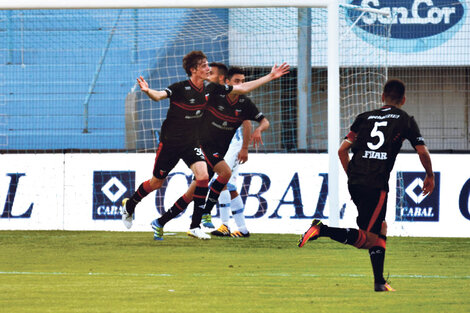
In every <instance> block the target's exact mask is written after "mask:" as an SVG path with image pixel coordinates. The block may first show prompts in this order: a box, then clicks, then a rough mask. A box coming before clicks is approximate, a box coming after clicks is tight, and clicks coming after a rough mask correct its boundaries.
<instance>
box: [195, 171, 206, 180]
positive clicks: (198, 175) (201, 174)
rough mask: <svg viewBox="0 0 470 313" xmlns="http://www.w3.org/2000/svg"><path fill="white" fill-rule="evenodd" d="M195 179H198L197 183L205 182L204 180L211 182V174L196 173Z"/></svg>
mask: <svg viewBox="0 0 470 313" xmlns="http://www.w3.org/2000/svg"><path fill="white" fill-rule="evenodd" d="M194 177H195V178H196V181H198V180H199V181H203V180H209V174H207V172H206V173H195V174H194Z"/></svg>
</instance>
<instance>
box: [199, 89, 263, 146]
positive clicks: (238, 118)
mask: <svg viewBox="0 0 470 313" xmlns="http://www.w3.org/2000/svg"><path fill="white" fill-rule="evenodd" d="M263 118H264V115H263V113H261V112H260V111H259V109H258V108H257V107H256V105H255V104H254V103H253V102H252V101H251V100H250V98H248V97H246V96H244V95H240V96H238V97H236V98H235V99H234V100H233V101H231V100H230V98H229V97H228V95H227V94H224V93H221V92H218V93H217V92H215V93H212V94H211V96H210V97H209V101H208V103H207V108H206V113H205V115H204V117H203V121H202V124H201V130H200V142H201V144H203V145H204V144H205V143H208V144H210V145H212V146H214V145H215V146H217V147H219V148H220V149H221V151H226V150H227V149H228V147H229V145H230V141H231V140H232V138H233V135H234V134H235V132H236V131H237V129H238V127H240V125H241V124H242V123H243V121H245V120H252V121H257V122H260V121H261V120H262V119H263Z"/></svg>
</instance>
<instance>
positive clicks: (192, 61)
mask: <svg viewBox="0 0 470 313" xmlns="http://www.w3.org/2000/svg"><path fill="white" fill-rule="evenodd" d="M183 68H184V70H185V71H186V73H187V74H188V76H189V79H187V80H184V81H181V82H177V83H174V84H172V85H171V86H169V87H168V88H166V89H165V90H160V91H157V90H153V89H150V88H149V85H148V83H147V82H146V81H145V79H144V78H143V77H139V78H138V79H137V82H138V84H139V86H140V88H141V90H142V92H144V93H146V94H147V96H148V97H149V98H151V99H152V100H154V101H160V100H163V99H166V98H169V99H170V107H169V109H168V112H167V116H166V119H165V121H164V122H163V124H162V128H161V135H160V138H161V141H160V144H159V146H158V150H157V155H156V157H155V165H154V169H153V175H152V177H151V178H150V179H149V180H147V181H145V182H143V183H142V184H141V185H140V186H139V188H138V189H137V191H136V192H135V193H134V194H133V195H132V196H131V198H129V199H127V198H126V199H124V200H123V212H122V219H123V222H124V225H125V226H126V227H127V228H130V227H132V221H133V215H134V211H135V207H136V205H137V204H138V203H139V202H140V201H141V200H142V199H143V198H144V197H145V196H147V195H148V194H149V193H150V192H152V191H154V190H156V189H158V188H161V186H162V184H163V182H164V180H165V178H166V177H167V176H168V174H169V172H170V171H171V170H172V169H173V168H174V167H175V166H176V164H177V163H178V161H179V160H180V159H182V160H183V161H184V162H185V163H186V164H187V165H188V167H189V168H190V169H191V170H192V172H193V173H194V176H195V180H196V188H195V191H194V204H195V205H194V212H193V216H192V222H191V226H190V230H189V233H190V234H191V235H192V236H193V237H196V238H201V239H208V238H207V237H208V235H207V234H205V233H204V232H202V230H201V229H200V226H199V225H200V223H201V216H202V210H203V208H204V204H205V198H206V195H207V192H208V182H209V175H208V171H207V164H206V162H205V159H204V156H203V154H202V151H201V149H200V147H199V145H198V139H199V138H198V136H197V133H198V129H199V126H200V122H201V120H202V117H203V114H204V111H205V107H206V103H207V99H208V97H210V95H211V94H212V93H217V94H229V93H235V94H245V93H248V92H250V91H252V90H254V89H256V88H258V87H260V86H262V85H263V84H266V83H268V82H270V81H271V80H273V79H277V78H279V77H281V76H282V75H284V74H285V73H287V72H288V70H289V66H288V65H287V64H285V63H284V64H281V65H280V66H276V65H275V66H274V67H273V68H272V70H271V73H269V74H268V75H266V76H263V77H261V78H259V79H257V80H255V81H251V82H249V83H246V84H243V85H240V86H237V88H234V87H232V86H227V85H219V84H214V83H206V82H205V80H206V79H207V78H208V76H209V73H210V67H209V64H208V62H207V57H206V56H205V55H204V53H203V52H202V51H192V52H190V53H188V54H187V55H185V56H184V58H183ZM156 221H157V220H154V221H153V222H152V223H151V225H152V228H153V229H154V231H155V232H154V239H155V240H161V239H162V233H163V230H162V229H160V228H158V226H157V223H156Z"/></svg>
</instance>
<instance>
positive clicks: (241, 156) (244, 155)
mask: <svg viewBox="0 0 470 313" xmlns="http://www.w3.org/2000/svg"><path fill="white" fill-rule="evenodd" d="M242 125H243V128H242V135H243V143H242V148H241V149H240V152H238V161H239V162H240V163H241V164H243V163H245V162H246V161H248V146H249V144H250V139H251V130H252V129H253V127H252V126H251V122H250V121H248V120H245V121H243V123H242Z"/></svg>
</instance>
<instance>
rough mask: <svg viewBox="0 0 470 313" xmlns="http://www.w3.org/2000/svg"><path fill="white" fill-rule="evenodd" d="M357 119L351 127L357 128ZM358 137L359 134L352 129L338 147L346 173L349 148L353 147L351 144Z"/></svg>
mask: <svg viewBox="0 0 470 313" xmlns="http://www.w3.org/2000/svg"><path fill="white" fill-rule="evenodd" d="M356 121H357V119H356ZM356 121H355V122H354V123H353V125H352V126H351V128H353V129H355V128H354V127H355V124H356V123H357V122H356ZM356 137H357V134H356V133H355V132H354V131H350V132H349V134H348V135H347V136H346V138H344V140H343V142H342V143H341V146H340V147H339V149H338V156H339V161H340V162H341V165H342V166H343V169H344V171H345V172H346V173H347V172H348V164H349V149H351V146H352V145H353V143H354V141H356Z"/></svg>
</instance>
